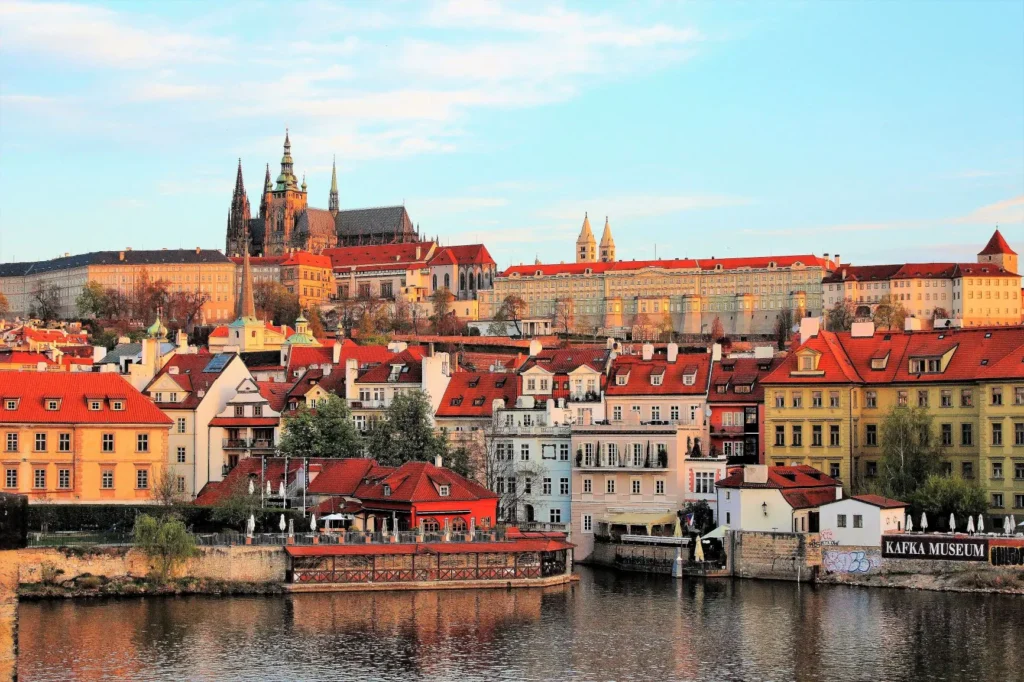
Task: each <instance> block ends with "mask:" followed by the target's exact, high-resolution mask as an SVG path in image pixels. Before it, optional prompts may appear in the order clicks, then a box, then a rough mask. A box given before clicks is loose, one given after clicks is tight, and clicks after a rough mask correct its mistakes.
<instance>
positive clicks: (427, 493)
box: [355, 462, 498, 503]
mask: <svg viewBox="0 0 1024 682" xmlns="http://www.w3.org/2000/svg"><path fill="white" fill-rule="evenodd" d="M385 485H388V486H390V488H391V494H390V495H385V494H384V486H385ZM441 485H447V486H449V494H448V495H447V496H445V497H442V496H441V494H440V492H439V491H438V486H441ZM355 497H358V498H359V499H360V500H363V501H366V500H375V501H387V502H407V503H415V502H445V501H472V500H483V499H497V498H498V496H497V495H495V494H494V493H492V492H491V491H490V490H488V489H487V488H485V487H483V486H482V485H480V484H479V483H477V482H476V481H471V480H469V479H467V478H463V477H462V476H459V475H458V474H456V473H455V472H454V471H451V470H449V469H444V468H438V467H436V466H434V465H433V464H430V463H428V462H406V463H405V464H403V465H402V466H400V467H398V468H397V469H395V470H394V471H391V472H390V473H388V474H386V475H383V476H377V477H372V478H368V479H367V480H366V481H364V482H363V483H362V484H361V485H360V486H359V488H358V489H357V490H356V494H355Z"/></svg>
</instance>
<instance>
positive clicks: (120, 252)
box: [117, 251, 124, 261]
mask: <svg viewBox="0 0 1024 682" xmlns="http://www.w3.org/2000/svg"><path fill="white" fill-rule="evenodd" d="M117 259H118V260H121V261H123V260H124V251H119V252H118V254H117Z"/></svg>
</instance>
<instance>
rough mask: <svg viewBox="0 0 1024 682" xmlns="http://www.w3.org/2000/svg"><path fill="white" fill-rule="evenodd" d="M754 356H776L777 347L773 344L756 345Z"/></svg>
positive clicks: (764, 357) (763, 358)
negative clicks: (773, 346) (772, 345)
mask: <svg viewBox="0 0 1024 682" xmlns="http://www.w3.org/2000/svg"><path fill="white" fill-rule="evenodd" d="M754 357H755V358H757V359H758V360H768V359H771V358H773V357H775V349H774V348H772V347H771V346H755V347H754Z"/></svg>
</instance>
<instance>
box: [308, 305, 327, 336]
mask: <svg viewBox="0 0 1024 682" xmlns="http://www.w3.org/2000/svg"><path fill="white" fill-rule="evenodd" d="M306 321H307V322H309V333H310V335H311V336H312V337H313V338H314V339H322V338H324V337H325V336H327V332H326V330H325V329H324V321H323V318H322V317H320V307H319V306H315V305H314V306H310V308H309V310H308V311H306Z"/></svg>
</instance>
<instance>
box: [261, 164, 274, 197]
mask: <svg viewBox="0 0 1024 682" xmlns="http://www.w3.org/2000/svg"><path fill="white" fill-rule="evenodd" d="M272 189H274V184H273V183H272V182H270V164H269V163H268V164H267V177H266V179H265V180H264V181H263V191H264V192H269V191H271V190H272Z"/></svg>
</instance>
